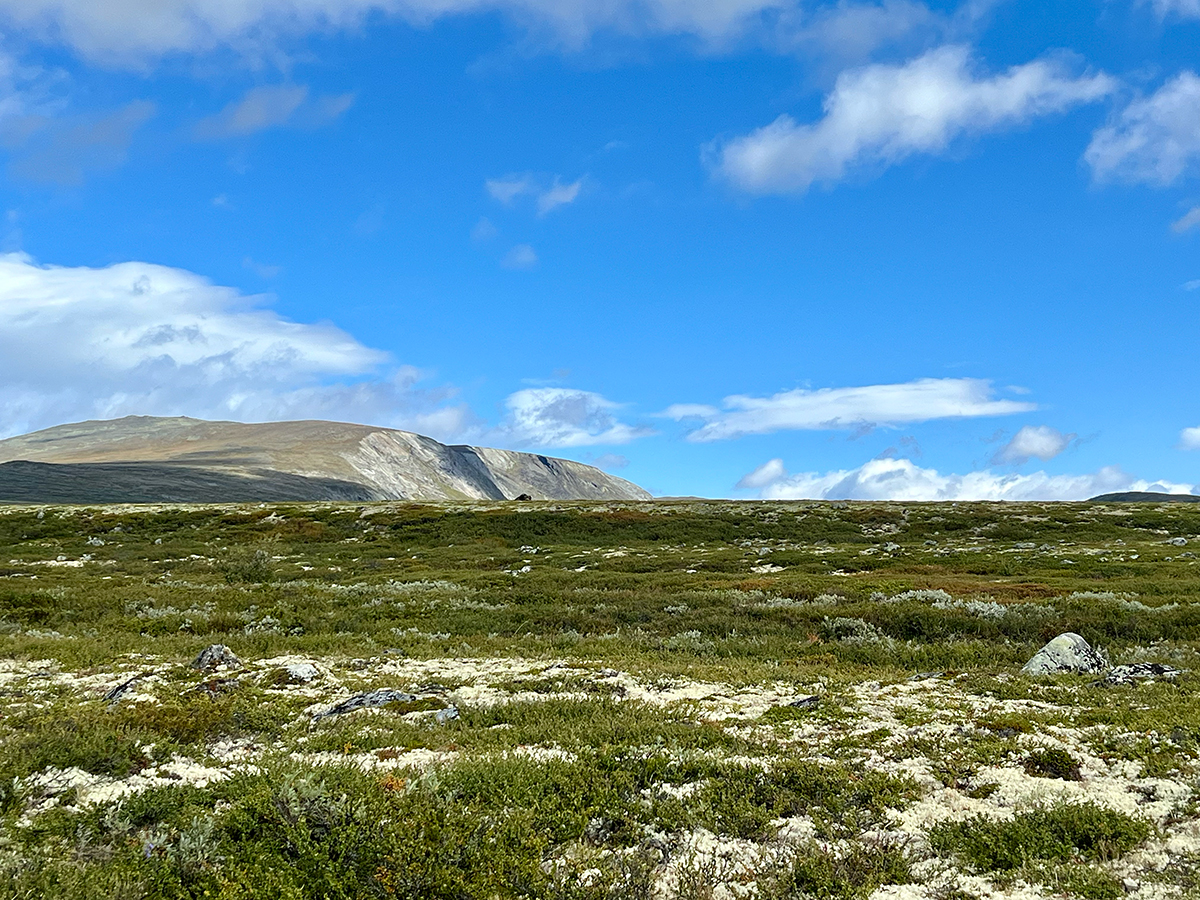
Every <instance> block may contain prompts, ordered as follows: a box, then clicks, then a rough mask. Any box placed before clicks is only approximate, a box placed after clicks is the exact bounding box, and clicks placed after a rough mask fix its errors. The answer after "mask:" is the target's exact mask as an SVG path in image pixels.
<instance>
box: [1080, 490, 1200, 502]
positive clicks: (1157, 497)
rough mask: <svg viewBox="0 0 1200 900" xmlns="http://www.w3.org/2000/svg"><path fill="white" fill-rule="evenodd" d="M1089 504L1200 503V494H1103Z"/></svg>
mask: <svg viewBox="0 0 1200 900" xmlns="http://www.w3.org/2000/svg"><path fill="white" fill-rule="evenodd" d="M1088 503H1200V494H1156V493H1154V492H1153V491H1123V492H1120V493H1116V494H1101V495H1100V496H1099V497H1092V499H1090V500H1089V501H1088Z"/></svg>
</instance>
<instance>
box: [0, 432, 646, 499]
mask: <svg viewBox="0 0 1200 900" xmlns="http://www.w3.org/2000/svg"><path fill="white" fill-rule="evenodd" d="M525 494H527V495H529V496H531V497H533V498H535V499H539V500H541V499H545V500H648V499H650V494H648V493H647V492H646V491H644V490H642V489H641V488H640V487H638V486H637V485H635V484H633V483H632V482H629V481H625V480H624V479H622V478H616V477H614V476H612V475H608V474H606V473H605V472H602V471H600V470H599V469H597V468H595V467H593V466H587V465H584V464H583V463H578V462H572V461H571V460H566V459H555V458H554V457H549V456H541V455H537V454H533V453H517V452H514V451H511V450H495V449H491V448H488V447H468V446H465V445H454V446H448V445H446V444H442V443H439V442H438V441H435V440H434V439H433V438H428V437H424V436H422V435H419V434H413V433H411V432H408V431H397V430H395V429H391V428H374V427H371V426H367V425H348V424H344V423H341V422H319V421H304V422H268V423H264V424H260V425H247V424H243V423H241V422H208V421H204V420H203V419H189V418H186V417H179V418H159V417H154V416H127V417H126V418H123V419H110V420H105V421H95V422H79V423H76V424H73V425H59V426H56V427H54V428H47V429H45V430H44V431H36V432H33V433H32V434H26V435H22V436H21V437H14V438H8V439H7V440H3V441H0V502H5V501H6V502H17V503H138V502H164V503H165V502H184V503H223V502H242V501H251V500H256V501H262V500H506V499H509V500H511V499H515V498H518V497H520V496H522V495H525Z"/></svg>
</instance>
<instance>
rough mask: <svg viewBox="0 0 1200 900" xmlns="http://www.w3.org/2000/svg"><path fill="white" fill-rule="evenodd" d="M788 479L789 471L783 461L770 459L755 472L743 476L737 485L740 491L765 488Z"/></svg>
mask: <svg viewBox="0 0 1200 900" xmlns="http://www.w3.org/2000/svg"><path fill="white" fill-rule="evenodd" d="M785 477H787V469H785V468H784V467H783V460H782V459H769V460H767V461H766V462H765V463H763V464H762V465H761V466H759V467H758V468H757V469H755V470H754V471H753V472H748V473H747V474H745V475H743V476H742V478H741V480H740V481H739V482H738V483H737V487H738V489H740V490H746V489H752V490H754V489H758V488H765V487H768V486H769V485H771V484H773V483H775V482H777V481H779V480H780V479H782V478H785Z"/></svg>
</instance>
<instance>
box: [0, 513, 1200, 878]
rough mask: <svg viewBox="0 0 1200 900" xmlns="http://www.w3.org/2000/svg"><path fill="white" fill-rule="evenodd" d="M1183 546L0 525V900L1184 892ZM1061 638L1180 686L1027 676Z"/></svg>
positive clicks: (784, 531)
mask: <svg viewBox="0 0 1200 900" xmlns="http://www.w3.org/2000/svg"><path fill="white" fill-rule="evenodd" d="M1198 536H1200V504H1179V505H1139V504H1112V505H1099V504H975V503H957V504H895V503H870V504H868V503H810V502H792V503H732V502H708V501H679V502H654V503H539V502H534V503H496V504H482V503H480V504H465V505H456V506H449V505H443V506H431V505H416V504H399V503H381V504H307V505H290V504H273V505H265V506H249V505H243V506H153V507H152V506H128V507H116V506H110V507H90V508H82V507H69V508H59V507H45V508H37V507H16V506H11V507H0V723H2V724H0V816H2V819H0V896H2V897H14V898H15V897H81V898H82V897H87V898H143V897H144V898H158V897H166V898H177V897H187V898H200V897H222V898H249V897H263V898H268V897H269V898H309V897H312V898H388V897H405V898H446V900H450V898H454V900H459V898H463V900H466V898H481V900H487V898H507V897H547V898H563V900H566V898H579V900H585V898H588V900H590V898H597V900H598V898H671V900H674V898H680V900H684V898H686V900H693V898H694V900H702V898H724V897H762V898H784V897H810V896H811V897H816V898H828V897H833V898H866V897H875V898H879V900H882V898H914V900H915V898H930V900H968V898H992V897H997V898H998V897H1013V898H1016V897H1020V898H1036V897H1057V896H1077V897H1085V898H1097V900H1104V898H1117V897H1122V896H1131V897H1134V898H1143V900H1149V898H1160V897H1161V898H1168V897H1185V896H1195V895H1197V893H1200V805H1198V803H1197V800H1198V799H1200V794H1198V793H1197V786H1198V784H1200V782H1198V780H1197V779H1198V776H1200V568H1198V567H1197V561H1198V558H1200V557H1198V554H1200V537H1198ZM1064 632H1075V633H1078V634H1080V635H1082V636H1083V637H1084V638H1085V639H1086V640H1087V641H1088V642H1090V643H1091V644H1092V645H1093V646H1094V647H1095V648H1097V649H1099V650H1102V651H1103V652H1104V653H1106V654H1107V656H1108V658H1109V660H1110V662H1111V664H1113V665H1119V664H1135V663H1155V664H1161V665H1162V666H1164V667H1169V668H1170V670H1172V671H1168V673H1167V675H1165V676H1164V675H1163V674H1162V671H1163V670H1159V672H1158V675H1157V677H1145V678H1133V679H1130V681H1131V683H1126V684H1106V683H1104V672H1097V673H1093V674H1063V675H1053V676H1041V677H1035V676H1030V675H1025V674H1022V672H1021V667H1022V666H1023V665H1024V664H1025V662H1026V661H1027V660H1029V659H1030V657H1031V656H1033V655H1034V654H1035V653H1036V652H1037V651H1038V650H1039V648H1041V647H1042V646H1043V644H1045V643H1046V642H1047V641H1048V640H1050V639H1051V638H1054V637H1055V636H1057V635H1059V634H1061V633H1064ZM214 644H220V645H224V646H225V647H226V648H228V653H226V654H224V655H222V654H221V653H219V652H218V653H214V654H210V655H209V656H210V658H209V659H206V660H202V661H201V668H196V667H194V666H193V665H192V664H193V662H194V661H195V660H196V658H197V656H198V654H200V653H201V651H203V650H205V648H208V647H210V645H214ZM1174 670H1177V672H1178V673H1177V674H1172V672H1173V671H1174Z"/></svg>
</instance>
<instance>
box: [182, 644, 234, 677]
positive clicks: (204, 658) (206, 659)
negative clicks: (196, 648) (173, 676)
mask: <svg viewBox="0 0 1200 900" xmlns="http://www.w3.org/2000/svg"><path fill="white" fill-rule="evenodd" d="M241 665H242V661H241V660H240V659H238V658H237V654H236V653H234V652H233V651H232V650H230V649H229V648H228V647H226V646H225V645H224V644H210V645H209V646H207V647H205V648H204V649H203V650H201V651H200V655H199V656H197V657H196V658H195V659H193V660H192V668H193V669H199V670H200V671H201V672H214V671H216V670H217V669H219V668H221V667H222V666H228V667H229V668H241Z"/></svg>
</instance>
